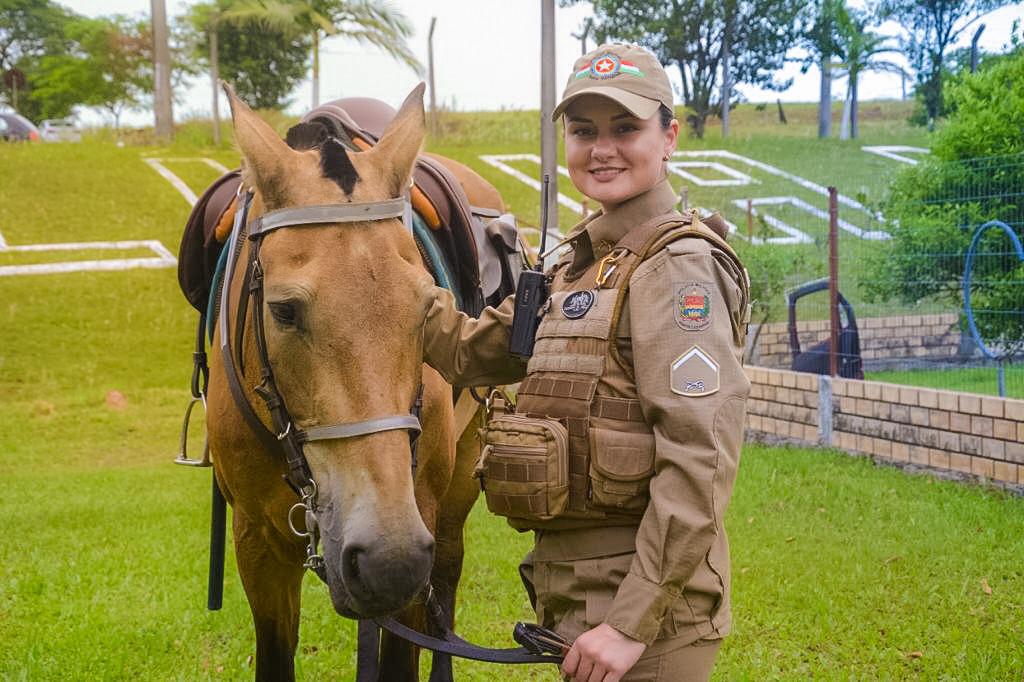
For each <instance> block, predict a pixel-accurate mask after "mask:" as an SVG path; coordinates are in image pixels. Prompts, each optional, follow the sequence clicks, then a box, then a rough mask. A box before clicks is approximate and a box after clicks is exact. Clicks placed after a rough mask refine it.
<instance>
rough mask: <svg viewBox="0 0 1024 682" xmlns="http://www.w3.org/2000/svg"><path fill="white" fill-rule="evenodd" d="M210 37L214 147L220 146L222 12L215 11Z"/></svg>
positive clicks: (211, 20) (209, 29)
mask: <svg viewBox="0 0 1024 682" xmlns="http://www.w3.org/2000/svg"><path fill="white" fill-rule="evenodd" d="M207 30H208V31H209V36H210V84H211V85H212V86H213V109H212V112H213V146H214V147H219V146H220V53H219V48H218V46H217V32H218V31H219V30H220V12H218V11H217V10H214V13H213V16H212V17H211V18H210V26H209V28H208V29H207Z"/></svg>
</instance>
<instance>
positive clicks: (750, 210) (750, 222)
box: [747, 199, 754, 244]
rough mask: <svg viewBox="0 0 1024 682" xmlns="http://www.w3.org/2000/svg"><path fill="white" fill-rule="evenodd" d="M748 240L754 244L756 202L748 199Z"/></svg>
mask: <svg viewBox="0 0 1024 682" xmlns="http://www.w3.org/2000/svg"><path fill="white" fill-rule="evenodd" d="M747 238H748V239H749V240H750V243H751V244H753V243H754V200H753V199H747Z"/></svg>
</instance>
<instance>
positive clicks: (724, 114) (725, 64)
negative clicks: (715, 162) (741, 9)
mask: <svg viewBox="0 0 1024 682" xmlns="http://www.w3.org/2000/svg"><path fill="white" fill-rule="evenodd" d="M726 12H727V14H726V16H725V34H724V35H723V36H722V102H721V105H722V109H721V113H720V114H719V116H720V118H721V119H722V137H723V138H726V137H729V101H730V100H732V75H731V74H730V73H729V69H730V64H729V56H730V55H729V47H730V46H729V42H730V41H731V40H732V22H733V12H732V11H730V9H729V8H728V7H727V8H726Z"/></svg>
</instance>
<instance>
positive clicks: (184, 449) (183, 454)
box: [174, 394, 213, 467]
mask: <svg viewBox="0 0 1024 682" xmlns="http://www.w3.org/2000/svg"><path fill="white" fill-rule="evenodd" d="M196 403H202V404H203V411H204V412H205V411H206V396H205V395H202V394H200V395H199V397H198V398H192V399H191V400H190V401H189V403H188V407H187V408H185V420H184V421H183V422H182V424H181V440H179V442H178V456H177V457H175V458H174V463H175V464H181V465H184V466H188V467H209V466H213V462H211V461H210V437H209V435H207V436H206V437H205V438H204V439H203V458H202V459H190V458H189V456H188V425H189V421H190V420H191V418H192V409H193V408H194V407H195V406H196Z"/></svg>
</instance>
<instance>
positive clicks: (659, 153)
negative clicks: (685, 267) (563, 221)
mask: <svg viewBox="0 0 1024 682" xmlns="http://www.w3.org/2000/svg"><path fill="white" fill-rule="evenodd" d="M678 136H679V122H678V121H676V120H675V119H673V120H672V122H671V124H670V125H669V127H668V129H667V130H666V129H663V128H662V127H661V119H660V115H659V114H658V112H655V114H654V115H653V116H651V117H650V118H648V119H639V118H637V117H636V116H634V115H633V114H631V113H629V112H628V111H627V110H626V109H625V108H624V107H623V106H622V105H621V104H619V103H617V102H615V101H614V100H611V99H609V98H607V97H602V96H600V95H585V96H583V97H580V98H578V99H576V100H574V101H573V102H572V104H570V105H569V107H568V108H567V109H566V111H565V161H566V165H567V166H568V168H569V178H570V179H571V180H572V184H573V185H575V186H576V189H578V190H579V191H581V192H583V194H585V195H587V196H588V197H590V198H592V199H594V200H595V201H597V202H599V203H600V204H601V206H602V208H604V210H605V211H606V212H607V211H608V210H610V209H612V208H614V207H615V206H618V205H619V204H621V203H622V202H624V201H626V200H627V199H631V198H633V197H635V196H636V195H638V194H641V193H643V192H646V191H647V190H649V189H650V188H652V187H654V185H656V184H658V182H660V181H661V180H662V179H663V178H664V177H665V161H664V159H665V157H666V156H667V155H668V154H671V153H672V152H673V151H674V150H675V148H676V139H677V138H678Z"/></svg>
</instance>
